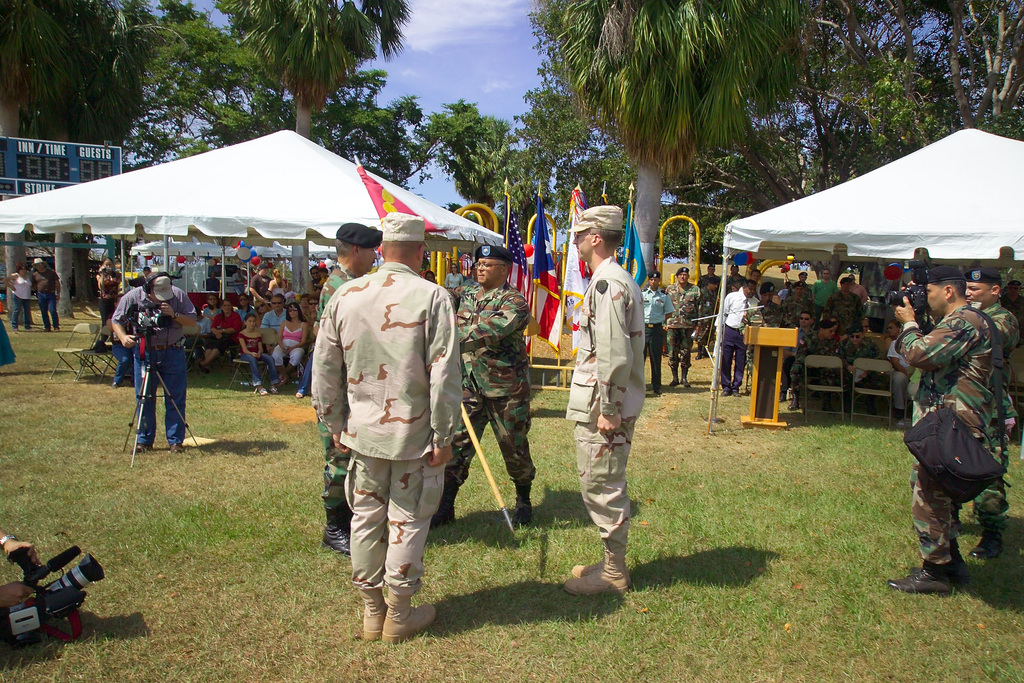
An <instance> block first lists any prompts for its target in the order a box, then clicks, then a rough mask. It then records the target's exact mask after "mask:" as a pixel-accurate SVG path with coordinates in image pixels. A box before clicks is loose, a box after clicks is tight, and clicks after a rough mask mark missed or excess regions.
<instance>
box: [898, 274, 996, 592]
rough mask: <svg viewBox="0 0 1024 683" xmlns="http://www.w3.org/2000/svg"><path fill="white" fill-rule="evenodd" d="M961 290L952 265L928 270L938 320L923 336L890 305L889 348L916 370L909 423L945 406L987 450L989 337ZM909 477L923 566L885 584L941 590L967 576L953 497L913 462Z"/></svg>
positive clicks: (907, 310)
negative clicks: (895, 331) (892, 334)
mask: <svg viewBox="0 0 1024 683" xmlns="http://www.w3.org/2000/svg"><path fill="white" fill-rule="evenodd" d="M965 295H966V282H965V279H964V276H963V273H961V272H960V271H959V270H957V269H956V268H953V267H951V266H939V267H936V268H932V269H930V270H929V271H928V308H929V310H930V311H931V312H932V314H933V316H934V317H935V318H937V319H939V322H938V324H937V325H936V326H935V329H933V330H932V331H931V332H930V333H929V334H927V335H925V334H923V333H922V332H921V329H920V328H919V327H918V324H917V322H916V321H915V319H914V309H913V308H911V307H910V306H898V307H897V308H896V310H895V316H896V320H898V321H899V322H900V323H902V324H903V333H902V334H901V335H900V336H899V337H898V338H897V340H896V351H897V352H899V353H901V354H903V356H904V358H906V359H907V362H909V363H910V365H911V366H913V367H916V368H920V369H921V370H922V371H923V374H922V375H921V385H920V388H919V389H918V392H917V397H916V399H915V411H914V412H915V420H917V419H920V418H921V416H922V415H924V414H925V413H927V412H930V411H933V410H935V409H937V408H939V407H940V406H948V407H950V408H953V409H954V410H956V413H957V415H958V416H959V417H960V419H961V420H963V421H964V422H965V423H966V424H967V426H968V427H969V428H970V429H971V432H972V434H974V436H975V437H976V438H978V439H979V440H980V441H981V442H982V443H984V444H986V445H987V446H988V447H990V448H992V447H994V446H996V445H997V444H998V443H999V434H1000V431H1001V429H1002V427H1001V426H997V425H995V424H994V416H995V414H996V410H995V407H994V406H993V405H992V403H993V396H992V386H991V384H992V340H991V336H990V332H989V327H988V324H987V323H986V322H985V320H984V319H983V318H982V317H981V316H980V315H979V314H978V313H977V312H976V311H975V310H974V309H972V308H971V307H970V306H969V305H968V304H967V300H966V298H965ZM910 481H911V485H912V487H913V503H912V506H911V513H912V517H913V519H914V531H915V532H916V533H917V537H918V541H919V542H920V553H921V557H922V559H923V560H924V564H923V566H922V567H921V569H918V570H915V571H914V572H913V573H911V574H910V575H909V576H908V577H906V578H904V579H894V580H891V581H889V587H890V588H892V589H894V590H898V591H903V592H906V593H949V592H950V591H951V590H952V587H953V586H962V585H964V584H965V583H967V581H968V580H969V573H968V570H967V563H966V562H964V560H963V558H962V557H961V556H960V549H959V546H958V544H957V539H956V536H957V533H958V530H957V525H956V524H955V523H954V504H953V501H952V500H951V499H950V498H949V495H948V494H946V492H945V491H943V490H942V488H941V487H940V486H939V485H938V484H937V483H936V482H935V480H934V479H932V477H931V476H929V475H928V473H927V472H926V471H925V470H924V469H923V468H921V466H920V465H919V464H918V463H916V462H915V463H914V468H913V472H912V474H911V477H910Z"/></svg>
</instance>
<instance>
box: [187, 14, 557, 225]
mask: <svg viewBox="0 0 1024 683" xmlns="http://www.w3.org/2000/svg"><path fill="white" fill-rule="evenodd" d="M194 2H195V5H196V7H199V8H203V9H207V10H209V9H212V6H213V0H194ZM410 5H411V7H412V19H411V21H410V22H409V24H408V25H407V26H406V27H405V31H404V33H405V49H404V50H403V51H402V53H401V54H399V55H398V57H396V58H395V59H393V60H391V61H389V62H386V61H383V60H378V61H376V62H374V63H373V64H372V65H371V66H373V67H376V68H381V69H384V70H385V71H387V72H388V85H387V88H386V89H385V90H384V93H383V97H382V98H381V99H382V102H381V104H386V103H387V102H388V101H390V100H392V99H394V98H396V97H399V96H401V95H416V96H417V97H418V98H419V100H420V106H422V107H423V110H424V112H427V113H430V112H434V111H438V110H440V109H441V106H442V105H443V104H446V103H449V102H455V101H457V100H459V99H465V100H467V101H469V102H476V103H477V105H478V106H479V108H480V111H481V113H483V114H490V115H492V116H499V117H501V118H505V119H509V120H512V117H513V116H515V115H516V114H521V113H523V112H524V111H526V104H525V103H524V102H523V96H524V95H525V94H526V91H527V90H530V89H531V88H535V87H537V86H539V85H540V77H539V76H538V75H537V69H538V68H539V67H540V56H539V55H538V54H537V52H536V51H535V50H534V49H533V46H534V44H535V42H536V41H535V39H534V37H533V34H532V32H531V29H530V21H529V18H528V14H529V11H530V0H410ZM213 19H214V21H216V22H222V21H223V20H224V18H223V17H222V16H221V15H219V13H217V12H215V11H214V16H213ZM413 189H415V190H416V191H417V192H418V193H420V194H422V195H423V196H425V197H426V198H427V199H430V200H431V201H433V202H434V203H437V204H441V205H444V204H445V203H447V202H450V201H454V202H460V203H461V201H462V200H461V199H460V198H459V196H458V195H457V194H456V192H455V189H454V188H453V187H452V185H451V183H450V182H449V181H448V180H447V179H446V178H444V177H443V175H442V174H441V172H440V171H435V172H434V178H433V179H431V180H428V181H427V182H426V183H424V184H423V185H422V186H420V187H416V188H413Z"/></svg>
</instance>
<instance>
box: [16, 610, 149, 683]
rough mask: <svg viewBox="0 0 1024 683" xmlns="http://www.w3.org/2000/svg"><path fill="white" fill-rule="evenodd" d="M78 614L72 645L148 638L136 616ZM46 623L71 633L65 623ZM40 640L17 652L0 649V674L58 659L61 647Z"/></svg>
mask: <svg viewBox="0 0 1024 683" xmlns="http://www.w3.org/2000/svg"><path fill="white" fill-rule="evenodd" d="M79 613H80V614H81V616H82V635H81V636H80V637H79V639H78V640H77V641H75V642H79V643H82V642H89V641H104V640H132V639H134V638H145V637H147V636H148V635H149V627H148V626H147V625H146V620H145V618H144V617H143V616H142V614H141V613H140V612H133V613H132V614H120V615H117V616H112V617H98V616H96V615H95V614H93V613H92V612H89V611H88V610H81V611H80V612H79ZM46 623H47V624H49V625H50V626H54V627H55V628H57V629H59V630H60V631H63V632H65V633H68V632H70V630H71V626H70V625H69V624H68V621H67V619H57V620H50V621H47V622H46ZM42 638H43V640H42V642H40V643H36V644H34V645H27V646H25V647H22V648H19V649H12V648H11V647H10V646H9V645H4V646H0V672H2V671H5V670H8V669H16V668H18V667H22V666H29V665H31V664H34V663H36V662H42V661H48V660H51V659H56V658H57V657H59V656H60V655H61V652H62V650H63V647H64V645H65V643H64V642H63V641H61V640H58V639H57V638H54V637H53V636H49V635H45V634H42Z"/></svg>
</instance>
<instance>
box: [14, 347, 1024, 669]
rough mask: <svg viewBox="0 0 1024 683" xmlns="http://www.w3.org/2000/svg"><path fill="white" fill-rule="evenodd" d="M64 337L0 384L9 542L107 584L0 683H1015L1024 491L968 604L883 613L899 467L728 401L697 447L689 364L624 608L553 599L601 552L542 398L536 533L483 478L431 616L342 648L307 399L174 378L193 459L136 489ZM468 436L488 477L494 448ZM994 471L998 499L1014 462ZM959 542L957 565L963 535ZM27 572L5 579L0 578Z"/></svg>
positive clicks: (17, 657)
mask: <svg viewBox="0 0 1024 683" xmlns="http://www.w3.org/2000/svg"><path fill="white" fill-rule="evenodd" d="M8 331H10V328H9V327H8ZM63 341H64V340H63V338H62V337H59V336H58V335H56V334H49V335H46V334H43V333H32V334H25V333H22V334H20V335H17V336H14V338H13V343H14V346H15V350H16V351H17V353H18V362H17V364H15V365H13V366H8V367H4V368H2V369H0V460H2V465H0V501H2V514H0V526H2V527H3V528H4V529H5V530H7V531H9V532H13V533H17V534H18V535H19V536H20V537H22V538H23V539H29V540H32V541H33V542H35V543H36V544H37V546H38V547H39V550H40V555H41V556H45V557H46V558H49V557H52V556H53V555H56V554H57V553H58V552H60V551H61V550H63V549H64V548H66V547H68V546H70V545H72V544H77V545H80V546H81V547H82V549H83V551H85V552H91V553H92V554H93V555H94V556H95V557H96V558H97V559H98V560H99V561H100V562H101V563H102V564H103V566H104V567H105V569H106V573H107V578H106V580H105V581H103V582H101V583H98V584H96V585H94V586H93V587H91V588H90V590H89V598H88V600H87V601H86V603H85V606H84V617H83V621H84V624H85V634H84V635H83V637H82V639H81V640H79V641H77V642H74V643H72V644H69V645H64V644H61V643H58V642H56V641H54V640H52V639H51V640H48V641H47V642H45V643H44V644H42V645H37V646H34V647H31V648H27V649H22V650H18V651H12V650H10V649H9V648H8V647H7V646H6V645H0V680H3V681H69V680H88V681H97V680H99V681H124V682H128V681H131V682H132V683H134V682H137V681H231V682H232V683H239V682H241V681H313V680H317V681H372V680H400V681H434V680H468V681H498V680H514V681H523V680H616V681H617V680H658V681H662V680H664V681H678V680H695V681H873V680H880V681H943V682H945V681H979V680H983V681H988V680H992V681H1015V680H1024V638H1022V637H1021V634H1022V632H1024V628H1022V626H1024V617H1022V611H1024V566H1022V562H1021V533H1022V530H1024V529H1022V523H1021V516H1020V511H1021V509H1022V508H1021V506H1022V505H1024V501H1022V499H1021V496H1022V495H1024V493H1021V492H1020V491H1021V488H1020V487H1017V488H1013V489H1011V490H1010V499H1011V505H1012V506H1013V509H1012V511H1011V514H1012V515H1013V519H1012V520H1011V526H1010V529H1009V532H1008V535H1007V538H1006V541H1007V544H1006V550H1005V551H1004V553H1003V555H1002V556H1001V557H1000V558H998V559H997V560H995V561H992V562H990V563H988V564H982V563H979V562H976V561H974V560H969V562H970V565H971V570H972V583H971V586H970V589H969V590H967V591H965V592H961V593H958V594H955V595H953V596H952V597H949V598H936V597H918V596H907V595H895V594H893V593H891V592H890V591H889V589H888V588H886V585H885V580H886V579H887V578H892V577H900V576H903V575H905V574H906V572H907V570H908V569H909V568H911V567H912V566H915V565H917V564H918V559H917V554H916V542H915V538H914V536H913V534H912V532H911V525H910V512H909V497H910V496H909V488H908V474H909V470H910V463H911V456H910V455H909V454H908V453H907V451H906V449H905V448H904V446H903V444H902V439H901V434H900V433H899V432H897V431H895V430H888V429H886V428H885V426H884V422H879V421H864V422H858V423H857V424H855V425H853V426H851V425H849V424H837V423H835V422H832V421H828V420H821V421H818V422H812V423H811V424H810V425H805V424H804V423H803V422H802V421H801V420H800V419H799V418H798V419H797V421H796V427H795V428H793V429H791V430H789V431H785V432H779V433H769V432H762V431H749V430H743V429H741V428H740V426H739V416H740V415H741V414H743V413H745V412H746V408H747V407H748V405H749V403H748V400H747V399H736V398H724V399H723V404H722V409H721V414H722V415H723V416H724V417H725V418H726V422H725V423H724V424H723V425H722V426H721V427H720V428H719V429H718V430H717V433H716V434H714V435H712V436H708V435H706V433H705V432H706V423H705V422H704V421H703V420H704V419H705V418H706V415H707V411H708V400H707V398H708V394H707V381H708V378H709V374H710V370H709V365H707V363H708V361H702V364H701V365H699V366H697V367H696V368H695V370H694V371H693V372H692V373H691V375H696V378H697V380H698V381H699V384H698V386H697V387H696V388H694V389H692V390H685V391H675V390H669V393H666V395H665V396H663V397H662V398H660V399H654V398H648V401H647V404H646V406H645V408H644V414H643V416H642V417H641V419H640V422H639V424H638V427H637V430H636V438H635V441H634V445H633V454H632V458H631V462H630V464H629V482H630V494H631V497H632V499H633V501H634V517H633V527H632V530H633V531H632V534H631V541H630V551H629V563H630V567H631V570H632V573H633V580H634V583H635V590H634V591H632V592H630V593H629V594H627V595H626V596H625V597H619V596H599V597H595V598H581V597H573V596H570V595H568V594H566V593H564V592H563V591H562V590H561V588H560V584H561V582H562V581H564V580H565V578H566V577H567V576H568V572H569V570H570V568H571V567H572V565H573V564H576V563H579V562H593V561H595V560H596V559H597V558H598V557H599V556H600V543H599V540H598V534H597V531H596V528H595V527H594V526H593V525H592V524H591V523H590V522H589V520H588V519H587V517H586V514H585V512H584V510H583V505H582V502H581V501H580V497H579V491H578V488H577V482H576V479H577V477H576V474H575V465H574V463H575V456H574V448H573V443H572V430H571V428H570V424H569V423H567V422H566V421H565V420H564V419H563V417H562V415H563V413H564V407H565V399H566V395H565V394H564V393H562V392H543V393H540V394H538V395H537V396H536V397H535V399H534V403H533V409H534V422H533V430H532V433H531V448H532V451H533V456H534V459H535V461H536V463H537V469H538V476H537V481H536V483H535V495H534V503H535V521H536V525H535V526H534V527H532V528H529V529H525V530H522V531H520V532H517V534H516V535H515V537H512V535H511V534H510V533H509V531H508V529H507V528H505V527H503V526H502V524H501V523H500V519H499V515H498V514H497V513H496V511H495V507H494V503H493V500H492V497H491V494H490V491H489V489H488V487H487V485H486V481H485V479H484V477H483V473H482V472H481V471H480V469H479V467H478V466H477V465H474V472H473V475H472V477H471V479H470V481H469V482H468V483H467V485H466V486H465V487H464V488H463V490H462V492H461V494H460V497H459V499H458V505H457V514H458V520H457V522H456V523H454V524H452V525H450V526H448V527H445V528H443V529H442V530H439V531H438V532H436V533H432V534H431V537H430V540H429V541H428V545H427V558H426V566H427V575H426V577H425V581H424V589H423V591H422V592H421V593H420V596H419V598H420V600H422V601H431V602H433V603H435V604H436V606H437V609H438V620H437V623H436V624H435V625H434V626H433V627H432V628H431V629H430V630H429V632H428V633H427V634H426V635H425V636H423V637H419V638H416V639H414V640H412V641H409V642H407V643H405V644H403V645H400V646H394V647H389V646H385V645H382V644H380V643H364V642H362V641H360V640H358V639H357V638H356V634H357V632H358V629H359V627H360V621H359V617H360V612H361V603H360V601H359V599H358V597H357V595H356V592H355V590H354V589H353V588H352V586H351V584H350V583H349V570H350V565H349V562H348V561H347V560H345V559H342V558H339V557H336V556H334V555H332V554H330V553H329V552H327V551H323V550H321V549H320V548H319V544H320V534H321V532H322V524H323V513H322V508H321V505H320V499H319V491H320V488H321V474H320V473H321V469H322V455H321V453H320V451H319V442H318V440H317V438H316V430H315V425H314V422H313V413H312V409H311V408H310V407H309V402H308V400H306V401H298V400H297V399H295V398H294V396H293V393H294V390H292V392H290V393H286V394H284V395H281V396H270V397H266V398H260V397H258V396H254V395H253V394H251V393H248V392H245V391H242V390H239V389H234V390H227V389H225V387H226V386H227V383H228V379H229V375H228V374H225V372H226V371H225V370H223V369H222V370H221V371H220V373H219V374H218V373H214V374H213V375H209V376H200V377H197V376H191V377H190V389H189V403H188V419H189V424H190V425H191V427H192V429H193V431H194V432H195V434H196V435H197V436H198V437H201V438H205V439H210V440H212V442H211V443H209V444H208V445H206V446H204V447H203V448H201V449H194V448H192V449H188V450H187V451H186V452H185V453H183V454H173V455H172V454H170V453H169V452H168V451H166V450H156V451H154V452H150V453H146V454H143V455H141V456H140V457H139V459H138V461H137V462H136V465H135V467H134V469H130V468H129V458H130V456H129V454H128V453H126V452H124V451H122V445H123V443H124V440H125V435H126V433H127V430H128V423H129V421H130V418H131V415H132V411H133V407H134V399H133V394H132V392H131V390H130V389H124V388H123V389H119V390H113V389H111V388H110V387H109V386H108V383H100V382H98V381H82V382H79V383H74V382H72V381H71V379H72V378H71V376H70V375H69V374H68V373H63V374H58V375H57V376H56V377H55V378H54V379H53V380H49V379H47V376H48V374H49V371H50V369H51V367H52V365H53V360H54V354H53V352H52V350H51V349H52V348H53V347H54V346H57V345H59V342H63ZM666 374H667V369H666ZM158 414H159V415H160V418H159V420H158V425H159V427H158V438H157V444H158V447H161V446H162V447H163V448H166V442H165V441H164V440H163V427H162V407H161V408H160V410H159V413H158ZM483 443H484V448H485V450H486V452H487V453H488V455H489V456H490V462H491V466H492V468H493V469H494V470H495V471H496V473H498V472H501V471H502V469H503V468H502V465H501V463H500V457H499V456H497V454H496V452H495V448H494V441H493V438H492V437H491V436H490V435H488V436H487V438H485V439H484V442H483ZM1012 462H1013V464H1012V467H1011V473H1010V481H1011V482H1013V483H1015V482H1017V481H1019V480H1020V479H1021V477H1020V474H1021V463H1020V461H1019V460H1018V459H1017V452H1016V448H1015V449H1014V452H1013V457H1012ZM500 481H501V485H502V487H503V490H504V493H505V496H506V497H507V498H509V499H514V492H513V489H512V486H511V484H510V483H509V482H508V481H507V477H505V476H502V477H500ZM964 519H965V522H966V521H967V520H968V519H970V515H968V514H966V513H965V514H964ZM965 526H966V534H967V535H966V538H965V539H964V541H963V545H964V546H965V547H966V548H968V549H969V548H971V547H973V545H974V543H975V542H976V541H977V537H978V529H977V527H976V525H974V524H973V523H967V524H965ZM18 577H19V574H18V573H17V570H16V568H15V567H14V566H7V568H6V569H5V570H3V575H2V577H0V578H2V580H3V581H11V580H15V579H16V578H18Z"/></svg>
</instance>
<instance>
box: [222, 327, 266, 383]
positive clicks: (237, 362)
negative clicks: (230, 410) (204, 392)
mask: <svg viewBox="0 0 1024 683" xmlns="http://www.w3.org/2000/svg"><path fill="white" fill-rule="evenodd" d="M260 336H261V337H263V348H264V350H265V351H266V352H267V353H270V350H271V349H272V348H273V347H274V345H275V344H277V330H272V329H270V328H262V329H260ZM231 363H232V365H234V366H235V372H234V374H233V375H231V381H230V382H228V389H230V388H231V387H233V386H234V385H235V380H237V379H238V373H239V372H240V371H241V370H242V368H246V369H248V370H249V379H250V383H251V384H255V383H256V378H255V377H253V376H252V368H251V367H249V361H247V360H242V357H241V354H239V355H238V356H237V357H236V358H234V359H232V361H231ZM256 363H257V366H258V367H259V366H262V368H263V369H262V371H261V373H260V381H262V382H263V385H264V386H266V385H267V383H269V382H270V377H269V375H270V373H269V372H268V370H267V367H266V365H267V364H266V363H265V362H264V361H262V360H257V361H256Z"/></svg>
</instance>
